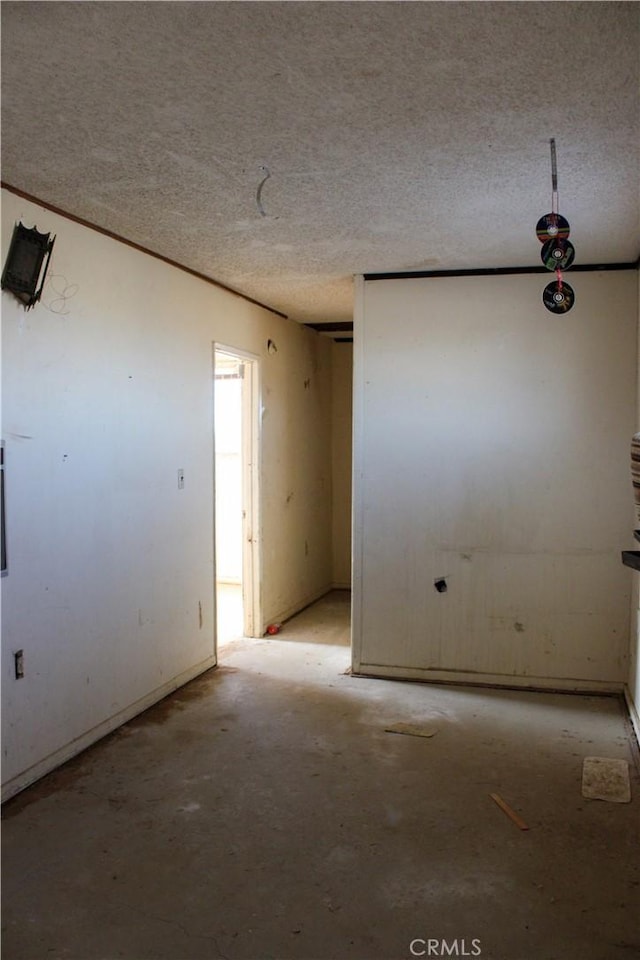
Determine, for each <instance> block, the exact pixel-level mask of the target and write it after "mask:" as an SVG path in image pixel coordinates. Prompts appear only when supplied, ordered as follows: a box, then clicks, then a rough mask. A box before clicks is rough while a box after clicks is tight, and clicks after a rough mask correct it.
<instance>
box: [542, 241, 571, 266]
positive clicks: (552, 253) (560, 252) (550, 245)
mask: <svg viewBox="0 0 640 960" xmlns="http://www.w3.org/2000/svg"><path fill="white" fill-rule="evenodd" d="M575 255H576V251H575V249H574V246H573V244H572V243H571V240H557V239H553V240H547V242H546V243H545V244H543V246H542V250H541V251H540V258H541V260H542V262H543V263H544V265H545V267H546V268H547V270H566V269H567V267H570V266H571V264H572V263H573V258H574V257H575Z"/></svg>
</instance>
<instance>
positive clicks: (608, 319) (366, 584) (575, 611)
mask: <svg viewBox="0 0 640 960" xmlns="http://www.w3.org/2000/svg"><path fill="white" fill-rule="evenodd" d="M571 281H572V283H573V285H574V288H575V290H576V297H577V301H576V305H575V307H574V308H573V310H572V311H571V312H570V313H569V314H567V315H565V316H560V317H558V316H554V315H552V314H550V313H549V312H548V311H546V310H545V309H544V307H543V305H542V303H541V292H542V288H543V286H544V283H545V282H546V277H545V276H542V275H532V276H500V277H465V278H420V279H415V280H413V279H410V280H384V281H382V280H380V281H368V282H365V283H364V284H361V286H360V288H359V289H360V291H361V293H360V297H361V300H362V302H361V304H359V309H358V310H357V312H356V315H357V318H358V319H357V322H356V351H355V356H356V363H357V364H359V369H358V370H357V371H356V383H357V384H358V390H359V391H360V394H361V395H360V398H359V401H358V402H356V410H358V411H359V413H358V420H357V422H356V438H357V446H356V467H355V476H356V486H357V491H356V513H357V516H356V530H358V529H359V532H358V543H356V548H355V556H356V563H357V565H358V576H357V577H356V578H355V580H356V584H357V586H356V596H355V598H354V603H355V604H356V605H357V607H358V611H357V613H356V617H355V623H356V625H357V636H356V637H355V638H354V639H355V651H354V652H355V657H354V660H355V666H356V669H358V668H359V669H361V670H362V671H365V672H366V671H369V672H373V673H381V674H384V673H394V674H396V675H397V674H398V672H401V673H404V674H406V675H408V676H415V675H420V676H427V677H428V676H429V675H430V674H431V673H434V674H435V673H438V674H439V673H440V672H441V671H445V672H447V673H449V674H450V675H451V677H452V678H455V676H456V674H458V673H460V674H472V675H477V677H478V679H482V678H483V677H487V676H498V677H503V678H505V682H506V681H507V680H508V679H509V678H514V677H515V678H519V680H518V681H517V682H523V681H527V682H531V683H536V682H537V681H538V680H540V681H552V680H566V681H568V683H569V685H571V683H572V682H573V681H575V680H579V681H585V682H587V683H586V685H587V686H588V685H589V684H590V683H594V684H597V683H600V682H603V683H613V684H614V685H618V686H619V685H621V683H622V681H623V680H624V679H625V677H626V669H627V667H626V657H627V646H628V636H629V591H630V579H629V571H628V570H627V569H625V568H624V567H623V566H622V564H621V562H620V550H621V549H622V548H623V547H624V546H625V544H628V538H629V531H630V524H631V522H632V520H631V516H632V514H631V493H630V483H629V472H628V459H629V458H628V449H629V440H630V436H631V434H632V432H633V429H634V416H635V396H636V383H635V380H636V323H637V303H636V299H637V286H636V276H635V273H634V272H633V271H628V272H626V271H625V272H618V273H581V274H579V275H575V276H572V277H571ZM360 558H361V559H360ZM439 577H445V578H446V579H447V586H448V589H447V592H446V593H438V592H437V591H436V590H435V588H434V581H435V580H436V579H437V578H439ZM389 668H394V669H393V670H392V669H389Z"/></svg>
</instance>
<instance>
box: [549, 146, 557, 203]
mask: <svg viewBox="0 0 640 960" xmlns="http://www.w3.org/2000/svg"><path fill="white" fill-rule="evenodd" d="M549 144H550V146H551V212H552V213H558V162H557V158H556V141H555V139H554V138H553V137H552V138H551V140H550V141H549Z"/></svg>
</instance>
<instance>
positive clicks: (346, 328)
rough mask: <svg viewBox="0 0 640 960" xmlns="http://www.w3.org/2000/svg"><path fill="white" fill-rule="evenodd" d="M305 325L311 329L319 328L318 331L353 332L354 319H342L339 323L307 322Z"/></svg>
mask: <svg viewBox="0 0 640 960" xmlns="http://www.w3.org/2000/svg"><path fill="white" fill-rule="evenodd" d="M305 327H309V329H310V330H317V331H318V333H352V332H353V321H351V320H347V321H340V322H338V323H335V322H334V323H305Z"/></svg>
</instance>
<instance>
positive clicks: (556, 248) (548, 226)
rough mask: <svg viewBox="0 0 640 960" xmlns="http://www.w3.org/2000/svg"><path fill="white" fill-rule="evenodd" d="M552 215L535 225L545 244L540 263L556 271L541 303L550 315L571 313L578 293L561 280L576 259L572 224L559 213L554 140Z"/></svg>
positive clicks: (540, 239)
mask: <svg viewBox="0 0 640 960" xmlns="http://www.w3.org/2000/svg"><path fill="white" fill-rule="evenodd" d="M549 144H550V146H551V213H545V215H544V216H543V217H540V219H539V220H538V222H537V224H536V236H537V237H538V240H539V241H540V243H541V244H542V250H541V251H540V259H541V260H542V263H543V264H544V266H545V267H546V268H547V270H555V273H556V279H555V280H553V281H552V282H551V283H548V284H547V286H546V287H545V288H544V290H543V292H542V302H543V303H544V305H545V307H546V308H547V310H550V311H551V313H568V312H569V310H571V307H572V306H573V304H574V302H575V298H576V297H575V293H574V292H573V287H571V286H570V285H569V284H568V283H567V282H566V281H565V280H564V279H563V277H562V271H563V270H568V269H569V267H570V266H571V264H572V263H573V261H574V259H575V255H576V251H575V249H574V246H573V244H572V243H571V241H570V240H569V233H570V230H571V228H570V227H569V221H568V220H566V219H565V218H564V217H563V216H561V215H560V213H559V211H558V164H557V158H556V141H555V140H554V139H553V138H551V140H550V141H549Z"/></svg>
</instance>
